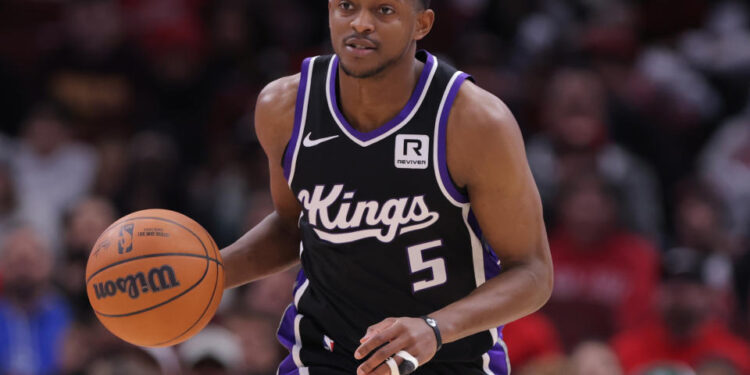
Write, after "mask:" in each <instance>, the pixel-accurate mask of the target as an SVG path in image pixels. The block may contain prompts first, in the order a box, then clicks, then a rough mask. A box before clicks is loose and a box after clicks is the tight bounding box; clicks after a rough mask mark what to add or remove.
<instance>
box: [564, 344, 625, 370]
mask: <svg viewBox="0 0 750 375" xmlns="http://www.w3.org/2000/svg"><path fill="white" fill-rule="evenodd" d="M566 374H567V375H622V374H623V372H622V367H621V366H620V361H619V360H618V359H617V356H616V355H615V353H614V352H613V351H612V349H611V348H610V347H609V346H608V345H607V344H604V343H601V342H596V341H588V342H583V343H581V344H580V345H578V347H576V349H575V350H574V351H573V354H571V356H570V363H569V364H568V371H567V372H566Z"/></svg>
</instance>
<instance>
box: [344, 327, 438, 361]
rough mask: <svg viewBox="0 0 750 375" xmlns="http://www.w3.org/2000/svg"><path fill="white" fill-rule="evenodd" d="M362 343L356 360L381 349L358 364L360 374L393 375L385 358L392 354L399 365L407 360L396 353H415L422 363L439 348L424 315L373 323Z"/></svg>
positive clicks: (355, 354) (355, 353) (355, 356)
mask: <svg viewBox="0 0 750 375" xmlns="http://www.w3.org/2000/svg"><path fill="white" fill-rule="evenodd" d="M360 343H361V345H360V346H359V348H357V350H356V351H355V352H354V358H356V359H362V358H365V357H367V355H368V354H370V353H371V352H373V351H374V350H375V349H378V348H379V349H378V350H377V351H375V352H374V353H373V354H372V356H371V357H370V358H369V359H367V361H365V362H364V363H362V364H361V365H360V366H359V368H358V369H357V375H391V369H390V368H389V367H388V365H387V364H386V363H385V361H386V360H387V359H388V358H389V357H393V358H394V359H395V360H396V363H397V364H399V365H400V364H401V362H403V361H404V359H402V358H400V357H396V356H395V354H396V353H398V352H399V351H401V350H405V351H406V352H408V353H409V354H411V355H412V356H414V357H415V358H416V359H417V361H418V362H419V366H422V365H424V364H425V363H427V362H428V361H429V360H431V359H432V357H434V356H435V352H436V351H437V339H436V338H435V333H434V332H433V330H432V328H430V326H428V325H427V323H426V322H425V321H424V320H422V319H421V318H387V319H385V320H383V321H382V322H380V323H377V324H375V325H373V326H370V328H368V329H367V333H366V334H365V336H364V337H363V338H362V339H361V340H360ZM381 346H382V347H381ZM402 375H404V374H402Z"/></svg>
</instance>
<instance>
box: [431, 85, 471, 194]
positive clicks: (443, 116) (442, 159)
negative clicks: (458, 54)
mask: <svg viewBox="0 0 750 375" xmlns="http://www.w3.org/2000/svg"><path fill="white" fill-rule="evenodd" d="M468 77H469V75H468V74H466V73H461V74H460V75H459V76H458V78H456V80H455V81H454V82H453V86H451V87H450V91H448V98H447V99H446V100H445V104H444V106H443V112H442V113H440V124H439V128H438V140H437V142H438V164H439V165H438V168H440V169H439V171H440V178H441V179H442V180H443V186H445V190H446V191H448V194H450V196H451V197H452V198H453V199H454V200H455V201H456V202H458V203H469V198H468V197H466V196H465V195H464V194H461V192H459V191H458V189H457V188H456V185H455V184H454V183H453V180H451V178H450V174H449V173H448V163H447V161H446V156H445V155H446V139H445V136H446V133H447V128H448V115H449V114H450V112H451V107H453V102H454V101H455V100H456V95H458V90H459V89H460V88H461V84H462V83H463V82H464V81H465V80H466V78H468Z"/></svg>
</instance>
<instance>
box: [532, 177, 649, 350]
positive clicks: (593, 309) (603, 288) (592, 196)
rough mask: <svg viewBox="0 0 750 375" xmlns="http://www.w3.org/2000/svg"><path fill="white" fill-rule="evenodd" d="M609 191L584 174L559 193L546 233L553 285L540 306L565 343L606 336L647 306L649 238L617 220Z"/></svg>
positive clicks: (644, 314) (635, 318)
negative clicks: (554, 225)
mask: <svg viewBox="0 0 750 375" xmlns="http://www.w3.org/2000/svg"><path fill="white" fill-rule="evenodd" d="M614 194H615V193H614V192H613V191H610V190H608V189H607V187H606V186H604V185H603V184H602V183H601V181H600V180H598V179H596V178H592V177H588V178H586V177H584V178H580V179H577V180H575V181H574V182H572V183H571V185H570V186H568V187H567V191H564V192H563V195H562V197H561V201H560V202H561V203H560V206H561V210H560V218H559V225H558V230H556V231H555V232H554V233H553V234H552V235H551V237H550V248H551V250H552V259H553V262H554V265H555V289H554V291H553V294H552V297H551V299H550V302H549V303H548V304H547V306H546V307H545V310H544V311H545V312H546V313H547V315H548V316H549V317H550V318H551V319H552V320H553V321H554V323H555V325H556V326H557V328H558V329H559V330H560V337H561V339H562V342H563V345H564V347H565V348H567V349H572V348H573V347H575V346H576V345H577V344H578V343H580V342H582V341H584V340H591V339H594V340H608V339H609V338H610V337H611V336H612V335H613V334H614V333H615V332H618V331H619V330H620V329H623V328H627V327H632V326H634V325H635V324H638V323H639V322H641V321H644V320H645V319H646V318H647V316H648V314H649V312H650V311H651V305H652V301H653V292H654V290H655V288H656V285H657V280H658V276H659V263H658V256H657V253H656V251H655V250H654V247H653V246H652V245H651V243H650V242H649V241H648V240H646V239H645V238H643V237H640V236H638V235H635V234H630V233H627V232H625V231H624V230H623V229H622V228H621V227H620V226H619V225H618V224H617V222H616V219H615V218H616V217H617V215H616V203H615V202H616V197H615V195H614Z"/></svg>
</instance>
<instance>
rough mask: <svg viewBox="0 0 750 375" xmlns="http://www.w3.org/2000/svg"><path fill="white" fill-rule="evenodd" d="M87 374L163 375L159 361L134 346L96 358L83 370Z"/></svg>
mask: <svg viewBox="0 0 750 375" xmlns="http://www.w3.org/2000/svg"><path fill="white" fill-rule="evenodd" d="M84 373H85V374H88V375H121V374H138V375H163V374H165V372H163V371H162V367H161V366H160V365H159V361H158V360H157V359H156V358H155V357H154V356H153V355H152V354H151V353H149V351H147V350H144V349H142V348H138V347H135V346H130V347H127V348H122V349H121V350H119V351H118V352H115V353H111V354H110V355H108V356H106V357H102V358H98V359H96V360H95V361H93V362H92V363H91V365H89V366H88V367H87V368H86V370H85V371H84Z"/></svg>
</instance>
